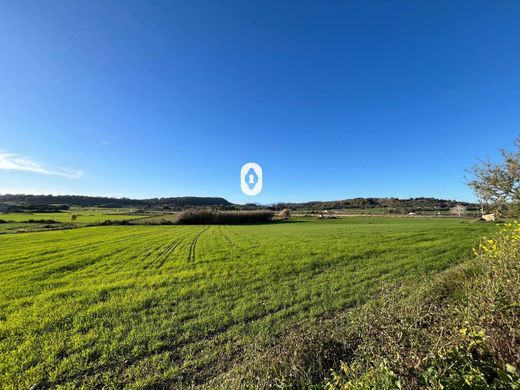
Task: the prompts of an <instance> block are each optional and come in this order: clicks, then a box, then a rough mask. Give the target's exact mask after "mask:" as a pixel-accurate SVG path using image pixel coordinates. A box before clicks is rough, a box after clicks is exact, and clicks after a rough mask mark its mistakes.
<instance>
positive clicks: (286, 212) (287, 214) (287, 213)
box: [278, 209, 291, 219]
mask: <svg viewBox="0 0 520 390" xmlns="http://www.w3.org/2000/svg"><path fill="white" fill-rule="evenodd" d="M290 216H291V210H289V209H283V210H282V211H280V212H279V213H278V218H280V219H289V217H290Z"/></svg>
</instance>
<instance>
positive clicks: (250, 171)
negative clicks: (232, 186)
mask: <svg viewBox="0 0 520 390" xmlns="http://www.w3.org/2000/svg"><path fill="white" fill-rule="evenodd" d="M262 186H263V175H262V167H261V166H260V165H258V164H257V163H252V162H250V163H247V164H244V166H243V167H242V169H241V170H240V188H241V189H242V192H243V193H244V194H246V195H249V196H255V195H258V194H259V193H260V192H262Z"/></svg>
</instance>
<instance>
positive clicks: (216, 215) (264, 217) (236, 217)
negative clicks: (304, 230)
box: [176, 210, 274, 225]
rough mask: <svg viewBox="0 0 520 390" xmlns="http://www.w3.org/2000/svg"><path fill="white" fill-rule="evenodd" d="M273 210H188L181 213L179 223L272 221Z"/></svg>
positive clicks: (233, 223) (246, 223)
mask: <svg viewBox="0 0 520 390" xmlns="http://www.w3.org/2000/svg"><path fill="white" fill-rule="evenodd" d="M273 216H274V213H273V212H272V211H265V210H263V211H209V210H186V211H183V212H182V213H180V214H179V216H178V217H177V221H176V223H177V224H179V225H249V224H257V223H266V222H270V221H272V219H273Z"/></svg>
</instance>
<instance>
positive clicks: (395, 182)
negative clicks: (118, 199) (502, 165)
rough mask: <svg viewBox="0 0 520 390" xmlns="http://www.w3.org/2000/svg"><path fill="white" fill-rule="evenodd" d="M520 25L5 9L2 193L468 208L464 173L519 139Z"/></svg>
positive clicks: (450, 16) (45, 6)
mask: <svg viewBox="0 0 520 390" xmlns="http://www.w3.org/2000/svg"><path fill="white" fill-rule="evenodd" d="M519 21H520V2H517V1H500V2H491V1H473V0H472V1H451V0H450V1H381V2H377V1H368V2H366V1H283V0H282V1H280V0H276V1H233V2H231V1H191V0H186V1H183V2H177V1H170V0H168V1H163V2H161V1H135V2H132V1H127V0H125V1H122V0H121V1H105V0H103V1H93V0H89V1H68V0H67V1H51V0H47V1H23V0H13V1H0V193H54V194H87V195H112V196H123V195H124V196H128V197H138V198H145V197H156V196H182V195H200V196H223V197H226V198H228V199H229V200H231V201H235V202H240V203H242V202H247V201H254V202H260V203H270V202H275V201H305V200H318V199H320V200H331V199H342V198H350V197H358V196H373V197H385V196H395V197H418V196H435V197H441V198H450V199H460V200H473V199H474V197H473V195H472V193H471V191H470V190H469V189H468V188H467V187H466V185H465V180H464V170H465V168H468V167H470V166H471V165H472V164H473V163H474V162H475V161H476V159H477V158H478V157H480V158H484V159H486V158H490V159H494V158H496V157H497V153H496V150H497V148H499V147H501V146H505V147H510V146H511V145H512V144H513V141H514V139H515V138H516V136H517V135H518V134H519V133H520V132H519V130H520V22H519ZM246 162H257V163H259V164H260V165H261V166H262V167H263V170H264V185H263V191H262V193H261V194H260V195H258V196H256V197H252V198H250V197H246V196H245V195H243V194H242V193H241V190H240V183H239V173H240V168H241V166H242V165H243V164H244V163H246Z"/></svg>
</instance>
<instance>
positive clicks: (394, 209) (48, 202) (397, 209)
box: [0, 195, 479, 214]
mask: <svg viewBox="0 0 520 390" xmlns="http://www.w3.org/2000/svg"><path fill="white" fill-rule="evenodd" d="M2 204H4V205H8V206H10V207H9V208H10V209H12V210H20V211H21V210H27V211H30V210H38V209H42V207H43V208H45V207H44V206H47V208H49V210H51V211H52V210H54V208H60V207H61V206H82V207H106V208H109V207H110V208H119V207H136V208H143V209H156V210H157V209H165V210H168V209H171V210H180V209H185V208H191V207H218V208H222V209H244V210H250V209H265V208H268V209H272V210H281V209H283V208H289V209H292V210H309V211H312V210H315V211H319V210H344V209H359V210H365V209H380V210H381V212H385V213H396V214H403V213H408V212H421V211H448V210H449V209H450V208H452V207H454V206H456V205H463V206H466V208H467V209H468V210H477V209H478V207H479V206H478V205H477V204H475V203H468V202H458V201H456V200H446V199H436V198H409V199H398V198H353V199H343V200H332V201H313V202H303V203H276V204H273V205H270V206H262V205H257V204H254V203H250V204H246V205H235V204H233V203H231V202H229V201H227V200H226V199H224V198H220V197H198V196H183V197H171V198H152V199H130V198H110V197H101V196H82V195H0V205H2ZM13 206H17V207H13Z"/></svg>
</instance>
